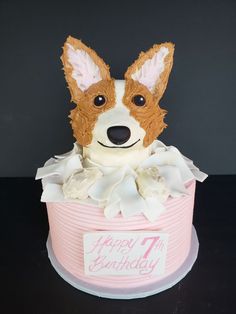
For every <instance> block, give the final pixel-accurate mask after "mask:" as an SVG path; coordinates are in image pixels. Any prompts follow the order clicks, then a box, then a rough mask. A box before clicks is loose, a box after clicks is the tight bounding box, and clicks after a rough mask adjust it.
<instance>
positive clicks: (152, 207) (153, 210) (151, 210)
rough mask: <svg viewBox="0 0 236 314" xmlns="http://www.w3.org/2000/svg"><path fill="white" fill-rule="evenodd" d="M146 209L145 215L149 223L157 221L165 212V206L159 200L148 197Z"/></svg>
mask: <svg viewBox="0 0 236 314" xmlns="http://www.w3.org/2000/svg"><path fill="white" fill-rule="evenodd" d="M145 203H146V205H147V206H146V208H145V210H144V211H143V214H144V215H145V217H146V218H147V219H148V220H149V221H151V222H152V221H155V220H156V219H157V218H158V217H159V216H160V215H161V214H162V213H163V212H164V211H165V207H164V205H163V204H162V203H161V202H159V201H158V199H157V198H154V197H148V198H146V199H145Z"/></svg>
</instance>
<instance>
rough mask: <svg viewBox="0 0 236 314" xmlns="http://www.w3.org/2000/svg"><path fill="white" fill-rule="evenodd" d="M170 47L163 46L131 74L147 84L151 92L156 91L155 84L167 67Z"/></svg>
mask: <svg viewBox="0 0 236 314" xmlns="http://www.w3.org/2000/svg"><path fill="white" fill-rule="evenodd" d="M168 53H169V49H168V48H166V47H161V49H160V50H159V51H158V52H156V53H155V54H154V55H153V57H152V58H151V59H148V60H147V61H145V62H144V64H143V65H142V66H141V68H140V69H139V70H138V71H136V72H135V73H133V74H132V75H131V77H132V79H133V80H135V81H138V82H139V83H141V84H143V85H145V86H146V87H147V88H148V89H149V90H150V91H151V92H153V91H154V88H155V85H156V84H157V82H158V81H159V79H160V76H161V73H162V72H163V71H164V69H165V62H164V60H165V57H166V56H167V55H168Z"/></svg>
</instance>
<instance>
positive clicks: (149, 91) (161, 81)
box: [36, 36, 207, 299]
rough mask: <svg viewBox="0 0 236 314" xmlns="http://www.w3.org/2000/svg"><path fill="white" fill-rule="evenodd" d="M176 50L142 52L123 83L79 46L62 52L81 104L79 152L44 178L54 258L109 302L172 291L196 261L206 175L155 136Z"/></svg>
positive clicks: (76, 113) (42, 171)
mask: <svg viewBox="0 0 236 314" xmlns="http://www.w3.org/2000/svg"><path fill="white" fill-rule="evenodd" d="M173 54H174V45H173V44H172V43H163V44H159V45H154V46H153V47H152V48H151V49H150V50H148V51H147V52H145V53H144V52H142V53H141V54H140V55H139V57H138V59H137V60H136V61H135V62H134V63H133V64H132V65H131V66H130V67H129V68H128V70H127V71H126V73H125V76H124V78H125V79H124V80H115V79H113V78H111V76H110V71H109V67H108V66H107V65H106V64H105V63H104V61H103V60H102V59H101V58H100V57H99V56H98V55H97V54H96V52H95V51H94V50H92V49H91V48H89V47H88V46H86V45H85V44H84V43H82V42H81V41H80V40H78V39H75V38H73V37H71V36H69V37H68V38H67V40H66V42H65V44H64V47H63V54H62V57H61V59H62V62H63V66H64V72H65V78H66V81H67V83H68V87H69V90H70V93H71V100H72V101H73V102H74V103H75V104H76V106H75V108H74V109H73V110H71V114H70V116H69V117H70V119H71V126H72V129H73V134H74V137H75V139H76V142H75V143H74V147H73V149H72V150H71V151H70V152H68V153H66V154H63V155H57V156H55V157H54V158H51V159H49V160H48V161H47V162H46V163H45V165H44V166H43V167H42V168H39V169H38V171H37V175H36V179H42V185H43V193H42V197H41V201H42V202H45V203H46V205H47V212H48V220H49V227H50V231H49V237H48V241H47V248H48V255H49V258H50V260H51V263H52V265H53V266H54V268H55V269H56V271H57V272H58V273H59V274H60V276H61V277H62V278H64V279H65V280H66V281H68V282H69V283H70V284H71V285H73V286H74V287H76V288H78V289H80V290H82V291H85V292H88V293H91V294H94V295H97V296H102V297H108V298H124V299H125V298H138V297H145V296H148V295H151V294H154V293H158V292H160V291H163V290H165V289H167V288H170V287H171V286H173V285H174V284H175V283H177V282H178V281H179V280H181V279H182V278H183V277H184V276H185V275H186V274H187V273H188V272H189V270H190V269H191V267H192V265H193V264H194V262H195V260H196V258H197V253H198V240H197V235H196V232H195V229H194V227H193V226H192V217H193V207H194V196H195V183H196V180H198V181H201V182H202V181H204V179H205V178H206V177H207V175H206V174H205V173H203V172H201V171H200V170H199V169H198V168H197V167H196V166H195V165H194V164H193V162H192V161H191V160H190V159H188V158H187V157H185V156H184V155H182V154H181V153H180V151H179V150H178V149H177V148H176V147H174V146H167V145H165V144H164V143H162V142H161V141H159V140H157V137H158V136H159V135H160V134H161V133H162V131H163V130H164V128H165V127H166V124H165V123H164V117H165V115H166V113H167V112H166V110H163V109H161V108H160V106H159V101H160V99H161V98H162V96H163V94H164V91H165V89H166V86H167V82H168V78H169V74H170V72H171V68H172V64H173Z"/></svg>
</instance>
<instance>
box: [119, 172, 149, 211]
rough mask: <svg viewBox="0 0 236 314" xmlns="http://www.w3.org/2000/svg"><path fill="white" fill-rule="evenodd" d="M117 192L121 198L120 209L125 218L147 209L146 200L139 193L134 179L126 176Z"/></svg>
mask: <svg viewBox="0 0 236 314" xmlns="http://www.w3.org/2000/svg"><path fill="white" fill-rule="evenodd" d="M116 191H117V193H118V194H119V195H120V197H121V200H120V209H121V212H122V215H123V216H124V217H130V216H133V215H137V214H140V213H141V212H142V211H143V210H144V209H145V207H146V206H145V202H144V199H143V198H142V197H141V196H140V195H139V193H138V190H137V187H136V183H135V178H134V177H132V176H130V175H129V176H126V177H125V178H124V180H123V181H122V184H121V185H120V186H119V187H118V188H117V190H116Z"/></svg>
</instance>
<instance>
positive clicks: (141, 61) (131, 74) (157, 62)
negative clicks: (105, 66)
mask: <svg viewBox="0 0 236 314" xmlns="http://www.w3.org/2000/svg"><path fill="white" fill-rule="evenodd" d="M173 55H174V44H172V43H164V44H160V45H154V46H153V47H152V48H151V49H149V50H148V51H147V52H141V53H140V55H139V57H138V59H137V60H136V61H135V62H134V63H133V64H132V65H131V66H130V67H129V68H128V69H127V71H126V73H125V79H132V80H134V81H138V82H139V83H141V84H143V85H145V86H146V87H147V88H148V89H149V90H150V92H151V93H152V94H154V95H155V96H156V97H157V99H158V100H160V99H161V97H162V95H163V94H164V91H165V89H166V86H167V82H168V78H169V75H170V72H171V68H172V65H173Z"/></svg>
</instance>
